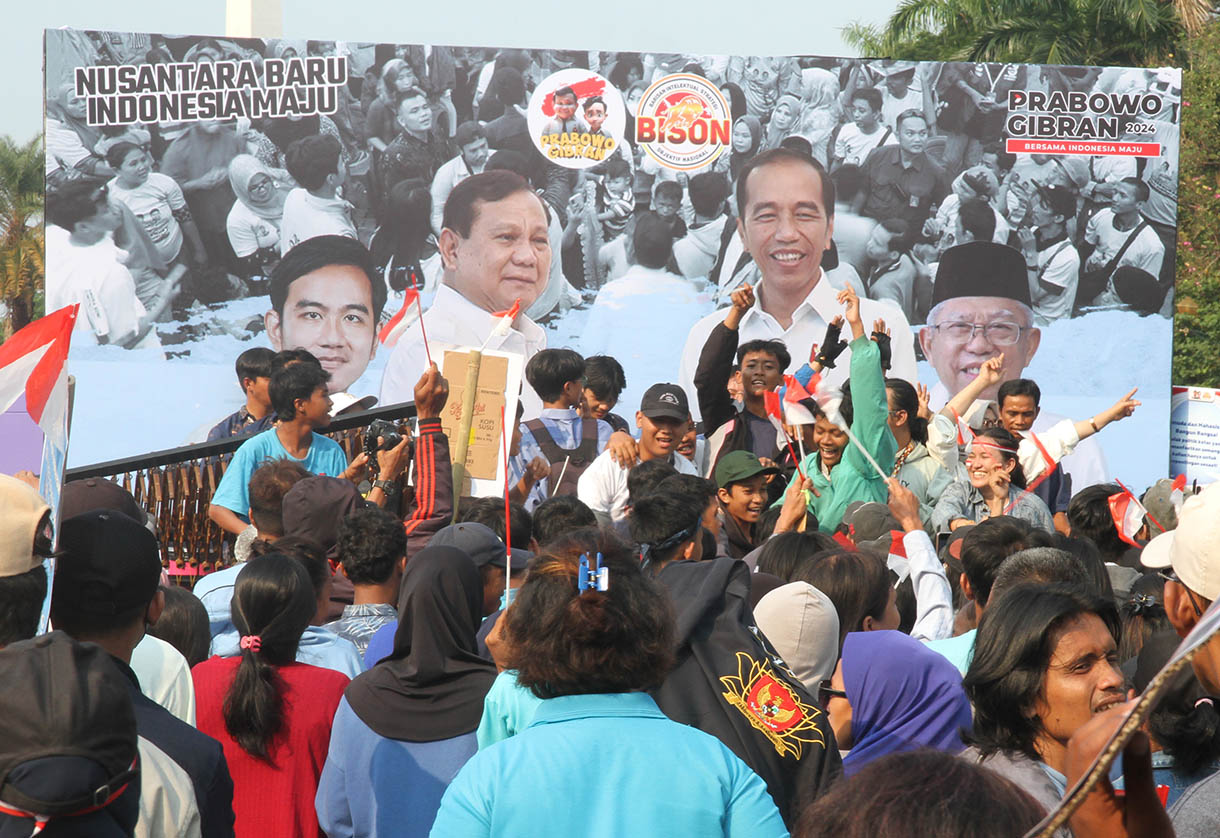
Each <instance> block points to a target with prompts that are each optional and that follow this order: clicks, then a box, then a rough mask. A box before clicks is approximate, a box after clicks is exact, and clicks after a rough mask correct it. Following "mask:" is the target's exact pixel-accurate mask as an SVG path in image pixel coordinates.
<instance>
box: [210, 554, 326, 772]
mask: <svg viewBox="0 0 1220 838" xmlns="http://www.w3.org/2000/svg"><path fill="white" fill-rule="evenodd" d="M231 606H232V615H233V625H234V626H235V627H236V628H237V631H238V633H239V634H240V635H241V637H242V644H241V645H242V649H241V662H240V663H238V665H237V671H236V672H235V673H234V675H233V682H232V683H231V684H230V685H229V689H228V691H227V692H226V693H225V698H224V705H223V707H222V715H223V717H224V722H225V730H226V731H228V733H229V735H230V736H232V737H233V739H234V741H235V742H237V744H238V745H240V746H241V748H242V750H244V751H245V752H246V753H248V754H250V755H251V756H255V757H258V758H259V759H262V760H266V761H267V762H271V761H272V760H271V755H270V754H271V744H272V742H273V741H274V740H275V738H276V736H277V735H279V733H280V732H281V731H282V730H283V729H284V725H285V718H284V685H283V681H282V680H281V679H280V676H279V667H281V666H284V665H286V664H290V663H292V661H293V660H294V659H295V658H296V654H297V646H298V645H299V644H300V641H301V635H302V634H303V633H304V632H305V629H306V628H307V627H308V626H309V621H310V619H311V618H312V617H313V615H314V610H315V609H316V607H317V601H316V599H315V597H314V588H313V585H312V584H311V583H310V580H309V574H308V573H306V571H305V568H304V567H303V566H302V565H301V563H300V562H299V561H297V560H296V559H291V558H289V557H288V556H285V555H282V554H279V553H270V554H268V555H264V556H259V557H258V558H255V559H251V560H250V562H249V563H247V564H246V566H245V567H244V568H243V569H242V571H241V573H240V574H239V575H238V577H237V584H236V586H235V587H234V589H233V601H232V603H231Z"/></svg>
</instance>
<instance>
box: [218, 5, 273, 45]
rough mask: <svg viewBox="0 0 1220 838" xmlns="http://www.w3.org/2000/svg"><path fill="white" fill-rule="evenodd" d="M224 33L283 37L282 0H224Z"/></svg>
mask: <svg viewBox="0 0 1220 838" xmlns="http://www.w3.org/2000/svg"><path fill="white" fill-rule="evenodd" d="M225 34H226V35H228V36H229V37H231V38H280V37H283V35H284V3H283V0H225Z"/></svg>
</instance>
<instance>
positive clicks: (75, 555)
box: [51, 509, 161, 616]
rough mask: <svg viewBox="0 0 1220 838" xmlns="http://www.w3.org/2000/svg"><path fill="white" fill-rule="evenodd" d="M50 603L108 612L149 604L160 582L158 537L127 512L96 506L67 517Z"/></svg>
mask: <svg viewBox="0 0 1220 838" xmlns="http://www.w3.org/2000/svg"><path fill="white" fill-rule="evenodd" d="M59 551H60V553H59V557H58V559H57V561H56V563H55V585H54V590H53V592H52V595H51V605H52V607H53V609H54V610H55V611H60V612H61V613H63V612H64V611H67V610H70V611H73V612H77V613H81V614H90V615H95V616H106V615H115V614H122V613H123V612H125V611H129V610H131V609H134V608H138V607H140V606H144V605H147V604H148V603H149V602H150V601H152V598H153V596H154V595H155V594H156V593H157V585H158V584H159V583H160V581H161V557H160V553H159V551H158V549H157V538H156V536H154V535H153V534H152V533H150V532H149V531H148V530H147V529H145V528H144V526H143V525H141V524H139V523H137V522H136V521H133V520H132V519H131V518H128V517H127V516H126V515H124V514H123V513H122V512H114V511H113V510H108V509H95V510H93V511H92V512H86V513H84V514H83V515H76V516H74V517H72V518H69V519H68V520H66V521H64V522H63V523H62V524H61V525H60V528H59Z"/></svg>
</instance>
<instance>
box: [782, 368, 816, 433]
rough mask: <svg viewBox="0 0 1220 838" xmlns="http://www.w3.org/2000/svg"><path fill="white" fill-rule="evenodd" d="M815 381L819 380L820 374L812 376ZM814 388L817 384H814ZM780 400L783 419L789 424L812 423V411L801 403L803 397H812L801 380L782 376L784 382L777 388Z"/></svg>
mask: <svg viewBox="0 0 1220 838" xmlns="http://www.w3.org/2000/svg"><path fill="white" fill-rule="evenodd" d="M814 379H816V381H819V382H820V380H821V378H820V376H816V375H815V376H814ZM814 387H815V389H816V387H817V384H816V383H815V384H814ZM779 394H780V402H781V403H782V407H783V411H784V421H785V422H786V423H787V424H789V425H812V424H813V422H814V419H813V413H811V412H810V410H809V408H807V407H805V405H803V404H801V402H802V401H803V400H805V399H812V398H813V396H811V395H809V391H808V390H806V389H805V388H804V387H803V386H802V385H801V382H799V381H797V380H796V379H795V378H793V377H792V376H791V375H785V376H784V383H783V384H782V385H781V386H780V388H779Z"/></svg>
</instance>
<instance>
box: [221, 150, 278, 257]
mask: <svg viewBox="0 0 1220 838" xmlns="http://www.w3.org/2000/svg"><path fill="white" fill-rule="evenodd" d="M229 186H230V187H232V189H233V193H234V194H235V195H236V196H237V200H236V201H234V202H233V206H232V208H230V210H229V216H228V218H227V219H226V220H225V230H226V231H227V233H228V236H229V244H230V245H231V246H232V248H233V253H234V255H236V256H237V258H238V259H239V260H241V263H242V265H243V266H244V268H245V271H243V273H244V275H246V276H247V277H249V276H256V275H258V276H266V275H268V274H269V273H270V269H271V268H272V267H274V265H275V263H276V262H278V261H279V255H280V248H279V243H280V222H281V221H282V220H283V218H284V199H285V198H286V197H288V189H287V188H285V187H284V186H283V185H282V184H280V183H278V182H277V181H276V179H275V176H274V175H273V174H272V173H271V171H270V170H269V169H268V168H267V167H266V166H264V165H263V164H262V163H261V162H260V161H259V159H258V158H257V157H254V156H253V155H250V154H239V155H237V156H236V157H234V158H233V159H232V161H230V163H229Z"/></svg>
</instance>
